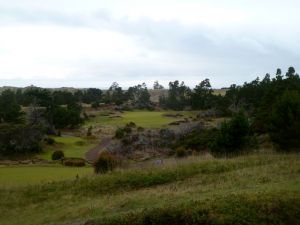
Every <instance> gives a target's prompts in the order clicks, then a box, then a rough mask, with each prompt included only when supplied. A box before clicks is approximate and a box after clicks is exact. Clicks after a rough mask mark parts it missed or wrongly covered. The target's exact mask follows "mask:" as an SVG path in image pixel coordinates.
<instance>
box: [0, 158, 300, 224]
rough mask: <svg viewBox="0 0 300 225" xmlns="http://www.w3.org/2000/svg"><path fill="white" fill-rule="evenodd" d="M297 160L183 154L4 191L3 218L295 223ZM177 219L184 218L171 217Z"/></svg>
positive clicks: (299, 180) (299, 189)
mask: <svg viewBox="0 0 300 225" xmlns="http://www.w3.org/2000/svg"><path fill="white" fill-rule="evenodd" d="M299 160H300V156H299V155H298V154H293V155H258V156H241V157H237V158H232V159H206V160H202V159H200V158H196V159H193V160H191V159H184V160H180V161H178V162H177V163H171V164H167V165H164V166H163V167H155V166H152V167H153V168H147V169H143V170H124V171H116V172H113V173H111V174H107V175H101V176H91V177H87V178H82V179H79V180H69V181H65V182H57V183H52V184H44V185H38V186H31V187H22V188H20V187H19V188H11V189H2V190H0V210H1V214H0V224H1V225H2V224H3V225H12V224H15V225H16V224H23V225H29V224H40V225H43V224H81V223H84V222H86V221H87V220H89V221H90V222H89V223H88V224H136V225H140V224H141V225H142V224H161V225H163V224H212V223H214V224H297V222H299V220H298V219H299V217H298V216H299V214H300V205H299V202H300V174H299V171H300V165H299ZM145 209H147V211H143V210H145ZM128 213H130V214H128ZM104 218H106V219H104ZM188 218H191V219H193V221H194V222H193V221H192V222H191V221H190V220H189V221H188ZM297 218H298V219H297ZM172 219H173V220H172ZM174 219H175V220H176V221H179V222H182V223H168V222H170V221H174ZM177 219H178V220H177ZM197 221H198V222H197ZM201 221H202V223H200V222H201ZM196 222H197V223H196Z"/></svg>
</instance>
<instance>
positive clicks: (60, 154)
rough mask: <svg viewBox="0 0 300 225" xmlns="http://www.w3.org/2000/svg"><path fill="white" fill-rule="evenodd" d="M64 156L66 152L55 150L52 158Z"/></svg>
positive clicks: (56, 158) (58, 158)
mask: <svg viewBox="0 0 300 225" xmlns="http://www.w3.org/2000/svg"><path fill="white" fill-rule="evenodd" d="M64 157H65V154H64V152H63V151H61V150H57V151H54V152H53V153H52V156H51V158H52V160H60V159H63V158H64Z"/></svg>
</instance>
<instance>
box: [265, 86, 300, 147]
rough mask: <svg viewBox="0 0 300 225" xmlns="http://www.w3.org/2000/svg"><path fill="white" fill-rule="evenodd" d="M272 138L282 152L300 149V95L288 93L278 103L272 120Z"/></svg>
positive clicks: (270, 127)
mask: <svg viewBox="0 0 300 225" xmlns="http://www.w3.org/2000/svg"><path fill="white" fill-rule="evenodd" d="M269 131H270V136H271V139H272V141H273V142H275V143H276V144H277V145H278V147H279V148H280V149H281V150H284V151H289V150H298V151H299V147H300V94H299V93H298V92H297V91H286V92H285V93H284V94H283V95H282V96H280V97H279V98H278V100H277V101H276V103H275V105H274V107H273V110H272V113H271V118H270V126H269Z"/></svg>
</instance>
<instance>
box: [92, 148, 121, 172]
mask: <svg viewBox="0 0 300 225" xmlns="http://www.w3.org/2000/svg"><path fill="white" fill-rule="evenodd" d="M117 164H118V160H117V159H116V157H115V156H113V155H112V154H110V153H108V152H102V153H100V155H99V157H98V159H97V160H96V162H95V163H94V170H95V173H107V172H108V171H112V170H114V168H115V167H116V166H117Z"/></svg>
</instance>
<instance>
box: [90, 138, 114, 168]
mask: <svg viewBox="0 0 300 225" xmlns="http://www.w3.org/2000/svg"><path fill="white" fill-rule="evenodd" d="M110 142H111V138H104V139H102V141H101V143H100V144H99V145H97V146H96V147H94V148H92V149H90V150H88V151H87V152H86V153H85V160H86V161H87V162H88V163H91V164H92V163H94V162H95V161H96V160H97V158H98V155H99V153H100V152H101V151H102V150H104V149H106V147H107V146H108V145H109V144H110Z"/></svg>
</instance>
